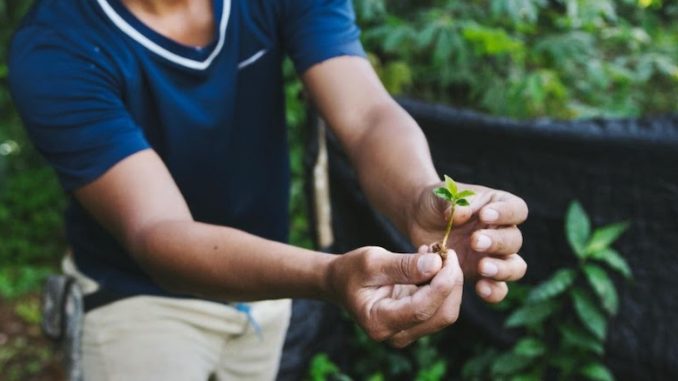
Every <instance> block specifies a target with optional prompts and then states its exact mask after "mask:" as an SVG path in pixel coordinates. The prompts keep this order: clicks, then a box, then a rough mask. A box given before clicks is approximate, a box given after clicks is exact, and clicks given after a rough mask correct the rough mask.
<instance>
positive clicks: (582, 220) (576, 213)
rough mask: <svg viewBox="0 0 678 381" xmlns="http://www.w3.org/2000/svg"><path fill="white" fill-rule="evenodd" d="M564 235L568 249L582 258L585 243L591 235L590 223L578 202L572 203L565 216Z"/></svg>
mask: <svg viewBox="0 0 678 381" xmlns="http://www.w3.org/2000/svg"><path fill="white" fill-rule="evenodd" d="M565 235H566V236H567V241H568V242H569V243H570V247H571V248H572V251H574V253H575V254H577V256H578V257H580V258H581V257H583V256H584V252H585V250H586V242H587V241H588V239H589V236H590V235H591V222H590V221H589V218H588V216H587V215H586V212H584V208H582V206H581V204H580V203H579V202H576V201H575V202H573V203H572V204H571V205H570V207H569V209H568V210H567V215H566V216H565Z"/></svg>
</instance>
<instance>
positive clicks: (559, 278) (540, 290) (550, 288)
mask: <svg viewBox="0 0 678 381" xmlns="http://www.w3.org/2000/svg"><path fill="white" fill-rule="evenodd" d="M576 277H577V272H576V271H575V270H574V269H560V270H558V271H557V272H556V273H555V274H553V276H552V277H551V278H550V279H548V280H546V281H544V282H542V283H540V284H538V285H537V286H536V287H535V288H533V289H532V291H530V294H529V295H528V296H527V301H528V302H541V301H544V300H547V299H552V298H554V297H556V296H558V295H560V294H562V293H563V292H564V291H565V290H567V288H568V287H570V286H571V285H572V284H573V283H574V280H575V279H576Z"/></svg>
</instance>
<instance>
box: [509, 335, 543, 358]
mask: <svg viewBox="0 0 678 381" xmlns="http://www.w3.org/2000/svg"><path fill="white" fill-rule="evenodd" d="M545 352H546V344H544V342H543V341H541V340H539V339H536V338H534V337H526V338H524V339H521V340H520V341H518V342H517V343H516V345H515V346H514V347H513V353H515V354H517V355H519V356H523V357H527V358H536V357H539V356H541V355H543V354H544V353H545Z"/></svg>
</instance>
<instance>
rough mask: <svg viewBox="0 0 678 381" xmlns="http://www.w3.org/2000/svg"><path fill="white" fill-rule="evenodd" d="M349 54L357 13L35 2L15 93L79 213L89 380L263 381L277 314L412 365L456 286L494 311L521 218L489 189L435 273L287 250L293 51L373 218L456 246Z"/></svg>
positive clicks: (368, 76) (327, 2)
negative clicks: (364, 342) (342, 316)
mask: <svg viewBox="0 0 678 381" xmlns="http://www.w3.org/2000/svg"><path fill="white" fill-rule="evenodd" d="M358 37H359V31H358V29H357V27H356V26H355V23H354V16H353V11H352V8H351V5H350V1H348V0H324V1H320V0H268V1H267V0H193V1H189V0H173V1H167V0H165V1H163V0H61V1H53V0H42V1H39V2H38V4H37V5H36V6H35V8H34V9H33V11H32V12H31V13H30V14H29V15H28V16H27V18H26V20H25V22H24V24H23V25H22V26H21V27H20V29H19V31H18V32H17V34H16V36H15V38H14V41H13V44H12V52H11V62H10V83H11V88H12V92H13V95H14V98H15V101H16V104H17V107H18V109H19V111H20V113H21V115H22V118H23V120H24V122H25V125H26V127H27V129H28V131H29V134H30V136H31V137H32V139H33V141H34V143H35V145H36V146H37V147H38V149H40V151H41V152H42V153H43V154H44V156H45V157H46V158H47V160H48V161H49V162H50V164H51V165H52V166H53V167H54V168H55V169H56V172H57V174H58V175H59V178H60V180H61V182H62V184H63V186H64V189H65V190H66V192H68V194H69V195H70V196H71V205H70V207H69V210H68V212H67V217H66V223H67V233H68V238H69V241H70V244H71V246H72V249H73V257H74V261H66V266H65V267H66V270H67V272H68V273H70V274H73V275H74V276H77V277H78V279H79V280H80V282H81V284H82V285H83V287H84V288H85V292H86V293H91V294H92V295H99V297H97V298H95V299H96V300H97V301H98V302H96V305H95V307H96V308H93V309H92V310H91V311H89V312H88V313H87V315H86V318H85V327H84V337H83V351H84V371H85V377H86V379H88V380H149V379H152V380H156V379H157V380H206V379H207V378H208V377H210V376H214V377H216V378H217V379H252V380H255V379H256V380H258V379H271V378H273V377H274V376H275V373H276V369H277V362H278V360H279V355H280V348H281V346H282V342H283V338H284V333H285V329H286V327H287V321H288V318H289V309H290V307H289V306H290V304H289V300H288V299H285V298H291V297H308V298H319V299H326V300H330V301H333V302H335V303H338V304H340V305H342V306H343V307H344V308H346V309H347V310H348V312H349V313H351V315H352V316H353V317H354V318H355V320H356V321H357V322H358V323H359V324H360V325H361V326H362V327H363V328H364V329H365V330H366V332H367V333H368V335H369V336H370V337H371V338H373V339H375V340H380V341H381V340H383V341H388V342H389V343H391V344H392V345H394V346H396V347H404V346H406V345H408V344H410V343H411V342H412V341H414V340H416V339H417V338H419V337H421V336H423V335H426V334H429V333H432V332H435V331H438V330H440V329H442V328H444V327H446V326H448V325H450V324H452V323H453V322H454V321H455V319H456V318H457V315H458V311H459V305H460V302H461V292H462V282H463V280H464V279H467V280H470V281H473V282H476V283H475V284H476V291H477V292H478V294H479V295H480V296H481V297H482V298H483V299H485V300H486V301H488V302H498V301H500V300H502V299H503V298H504V297H505V295H506V293H507V287H506V283H505V281H511V280H515V279H519V278H520V277H522V275H523V274H524V272H525V267H526V266H525V262H524V261H523V260H522V259H521V258H520V257H519V256H518V255H517V254H516V253H517V252H518V250H519V249H520V246H521V244H522V242H521V235H520V231H519V230H518V229H517V228H516V225H517V224H520V223H521V222H523V221H524V220H525V218H526V216H527V207H526V205H525V203H524V202H523V201H522V200H521V199H519V198H517V197H515V196H513V195H510V194H508V193H505V192H501V191H496V190H492V189H488V188H484V187H480V186H472V185H464V187H465V188H470V189H473V190H475V192H476V196H474V197H472V198H471V205H470V206H469V207H467V208H462V209H460V210H459V211H458V212H457V213H456V214H455V221H456V226H458V228H457V229H456V230H455V232H454V237H453V239H452V240H451V241H452V242H453V243H454V244H453V249H454V250H455V251H456V255H455V253H454V252H451V253H450V255H449V257H448V259H447V260H446V261H445V263H442V261H441V259H440V257H439V256H438V255H436V254H432V253H427V248H426V247H425V246H423V247H422V250H420V253H417V254H414V255H406V254H394V253H389V252H387V251H386V250H384V249H381V248H376V247H365V248H360V249H356V250H354V251H352V252H350V253H346V254H344V255H341V256H339V255H331V254H324V253H318V252H313V251H309V250H304V249H300V248H296V247H292V246H289V245H287V244H285V242H286V239H287V221H288V219H287V203H288V183H289V169H288V158H287V147H286V133H285V125H284V102H283V84H282V75H281V61H282V59H283V57H284V55H289V56H290V57H291V58H292V60H293V61H294V64H295V66H296V69H297V71H298V72H299V74H300V76H301V78H302V80H303V82H304V85H305V86H306V88H307V90H308V92H309V94H310V97H311V99H312V101H313V102H314V103H315V105H316V106H317V107H318V109H319V110H320V112H321V113H322V115H323V116H324V118H325V119H326V120H327V121H328V123H329V125H330V126H331V128H332V129H333V131H334V133H335V134H336V135H337V136H338V138H339V139H340V141H341V142H342V144H343V146H344V148H345V150H346V152H347V154H348V156H349V157H350V159H351V161H352V162H353V164H354V166H355V168H356V171H357V173H358V175H359V178H360V183H361V185H362V187H363V190H364V192H365V194H366V195H367V196H368V198H369V200H370V201H371V203H372V204H373V205H375V206H376V207H377V208H378V209H379V210H380V211H381V212H383V213H384V214H385V215H386V216H388V217H389V218H390V219H391V221H393V222H394V223H395V224H396V226H398V228H399V229H400V230H401V231H402V232H403V233H404V234H407V235H408V236H409V237H410V239H411V240H412V242H413V243H415V244H416V245H426V244H429V243H432V242H435V241H437V240H438V239H439V238H440V237H441V236H442V231H443V229H444V228H445V214H446V208H445V204H444V203H443V202H442V201H440V200H438V199H437V198H435V197H434V195H433V194H432V189H433V188H434V187H435V186H437V185H438V184H439V178H438V175H437V174H436V172H435V170H434V167H433V165H432V163H431V158H430V154H429V151H428V146H427V143H426V140H425V138H424V136H423V134H422V133H421V131H420V130H419V128H418V127H417V125H416V123H415V122H414V121H413V120H412V119H411V118H410V117H409V116H408V115H407V114H406V113H405V112H404V111H403V110H402V109H401V108H400V107H399V106H398V105H397V104H396V103H395V102H394V101H393V100H392V99H391V98H390V96H389V95H388V94H387V93H386V91H385V90H384V88H383V87H382V85H381V84H380V82H379V80H378V78H377V77H376V76H375V73H374V71H373V70H372V68H371V67H370V65H369V64H368V62H367V61H366V60H365V59H364V52H363V50H362V48H361V45H360V42H359V39H358ZM454 145H455V142H450V149H454ZM462 271H463V274H462ZM243 301H255V302H252V303H249V304H246V305H244V304H242V303H239V302H243ZM243 306H244V307H243Z"/></svg>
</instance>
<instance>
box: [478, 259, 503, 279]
mask: <svg viewBox="0 0 678 381" xmlns="http://www.w3.org/2000/svg"><path fill="white" fill-rule="evenodd" d="M498 272H499V269H498V268H497V265H495V264H494V263H492V262H485V263H483V265H482V267H481V269H480V274H481V275H483V276H495V275H497V273H498Z"/></svg>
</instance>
